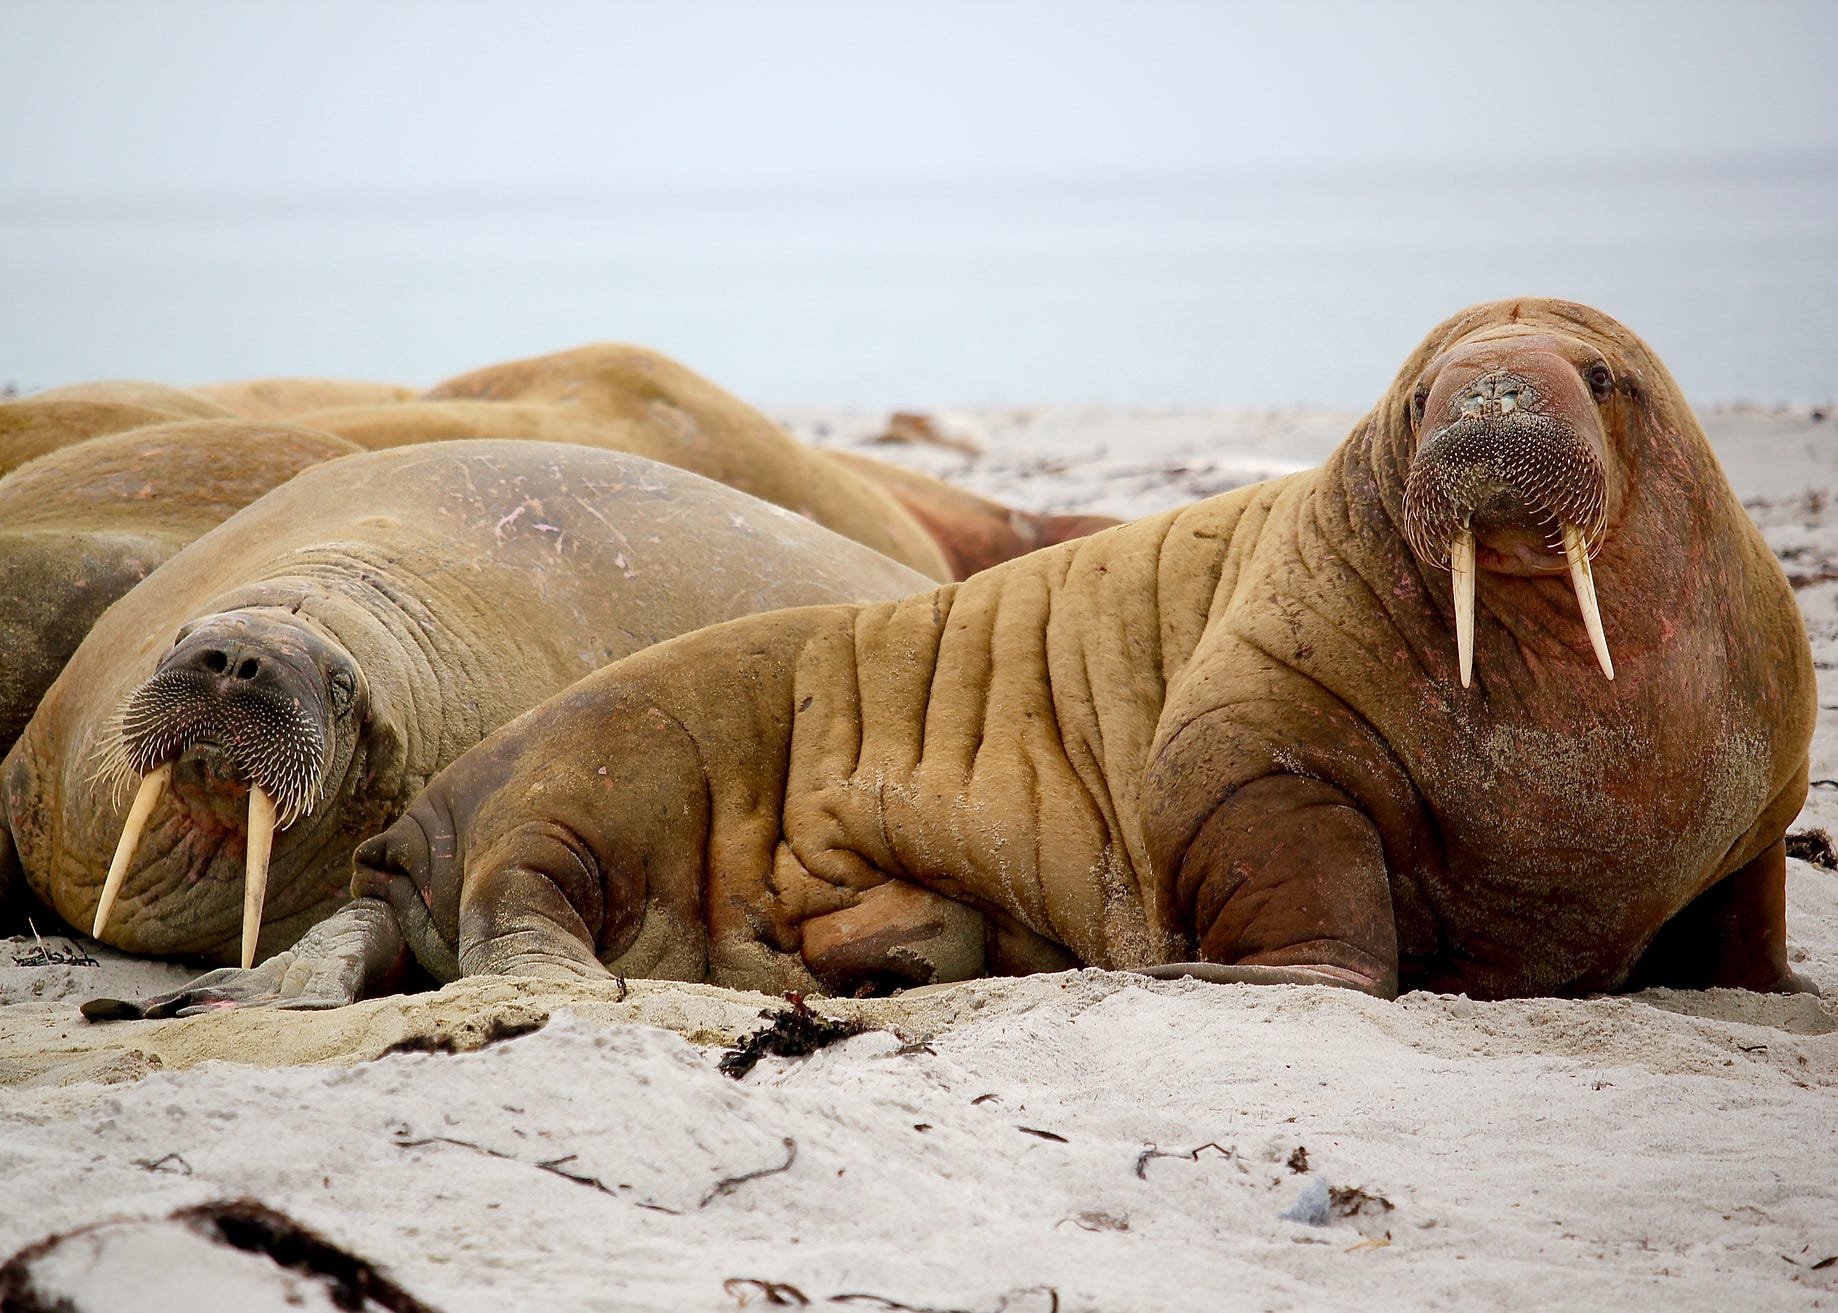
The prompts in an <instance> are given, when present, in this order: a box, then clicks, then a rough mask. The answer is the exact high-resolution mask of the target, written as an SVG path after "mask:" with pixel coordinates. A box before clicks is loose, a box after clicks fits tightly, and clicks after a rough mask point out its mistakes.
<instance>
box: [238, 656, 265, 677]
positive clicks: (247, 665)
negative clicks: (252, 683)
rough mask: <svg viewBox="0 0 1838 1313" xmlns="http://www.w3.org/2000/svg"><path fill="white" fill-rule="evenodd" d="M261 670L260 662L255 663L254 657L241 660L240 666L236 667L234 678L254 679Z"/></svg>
mask: <svg viewBox="0 0 1838 1313" xmlns="http://www.w3.org/2000/svg"><path fill="white" fill-rule="evenodd" d="M261 668H262V663H261V662H259V661H257V660H256V659H255V658H254V657H247V658H245V659H244V660H243V663H242V664H241V665H239V666H237V667H236V677H237V678H238V679H254V678H255V676H256V674H257V673H258V672H259V671H260V670H261Z"/></svg>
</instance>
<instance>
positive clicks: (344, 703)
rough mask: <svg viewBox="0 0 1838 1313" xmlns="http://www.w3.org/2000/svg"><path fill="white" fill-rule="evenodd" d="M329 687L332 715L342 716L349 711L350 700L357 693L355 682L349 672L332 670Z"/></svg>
mask: <svg viewBox="0 0 1838 1313" xmlns="http://www.w3.org/2000/svg"><path fill="white" fill-rule="evenodd" d="M331 685H332V714H333V715H335V716H342V715H344V714H345V712H347V711H349V710H350V709H351V699H352V697H353V695H355V694H356V692H357V680H356V679H355V678H354V677H353V676H352V674H351V672H350V671H349V670H334V671H333V672H332V678H331Z"/></svg>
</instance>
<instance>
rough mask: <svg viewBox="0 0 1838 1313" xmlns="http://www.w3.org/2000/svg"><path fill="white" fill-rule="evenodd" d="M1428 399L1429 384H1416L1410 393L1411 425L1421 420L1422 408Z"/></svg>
mask: <svg viewBox="0 0 1838 1313" xmlns="http://www.w3.org/2000/svg"><path fill="white" fill-rule="evenodd" d="M1429 401H1430V385H1429V384H1428V383H1419V384H1417V390H1416V391H1415V392H1413V393H1411V394H1410V422H1411V423H1412V424H1413V425H1415V424H1421V423H1422V422H1423V408H1424V407H1425V406H1427V405H1428V404H1429Z"/></svg>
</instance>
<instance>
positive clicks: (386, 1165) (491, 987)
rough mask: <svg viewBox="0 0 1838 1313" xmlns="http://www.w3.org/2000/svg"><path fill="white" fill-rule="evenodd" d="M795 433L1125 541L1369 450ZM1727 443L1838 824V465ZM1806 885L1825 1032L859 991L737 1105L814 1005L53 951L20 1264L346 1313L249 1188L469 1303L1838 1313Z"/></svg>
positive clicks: (1726, 439) (1065, 424)
mask: <svg viewBox="0 0 1838 1313" xmlns="http://www.w3.org/2000/svg"><path fill="white" fill-rule="evenodd" d="M777 417H778V418H779V419H781V420H782V421H783V422H784V423H785V424H786V425H787V426H788V427H790V428H791V429H792V431H793V432H795V433H797V434H798V435H799V436H801V437H804V438H806V439H807V440H810V441H812V442H815V443H817V444H819V445H828V446H847V447H851V448H855V449H859V450H863V451H867V452H869V453H871V454H873V455H876V456H878V457H881V458H884V459H889V460H895V461H902V462H906V463H910V464H912V465H915V466H917V467H919V468H922V469H925V470H927V471H929V472H931V473H934V474H938V475H940V476H942V477H945V478H948V479H951V480H953V481H956V482H959V483H962V484H964V485H965V486H968V487H971V488H974V489H975V490H977V491H980V492H983V493H985V494H987V495H990V496H992V497H996V498H999V499H1002V500H1005V501H1009V502H1012V503H1014V504H1017V505H1022V506H1026V507H1029V508H1031V509H1040V510H1075V509H1078V510H1097V511H1103V512H1108V513H1111V514H1116V515H1120V516H1136V515H1141V514H1145V513H1148V512H1151V511H1155V510H1159V509H1161V508H1163V507H1166V506H1170V505H1174V504H1177V503H1180V502H1184V501H1189V500H1193V499H1197V498H1200V497H1204V496H1207V495H1210V494H1212V493H1214V492H1218V491H1221V490H1224V489H1226V488H1230V487H1233V486H1237V485H1239V484H1242V483H1245V482H1249V481H1252V480H1255V479H1260V478H1265V477H1269V476H1272V475H1276V474H1281V473H1285V472H1287V471H1289V470H1293V469H1297V468H1302V467H1305V466H1308V465H1312V464H1315V463H1317V462H1318V461H1319V460H1320V459H1321V458H1322V457H1323V456H1324V455H1325V454H1326V453H1327V452H1328V451H1329V450H1331V449H1332V447H1333V446H1334V445H1335V444H1336V443H1337V442H1339V441H1340V440H1341V438H1342V437H1344V435H1345V433H1346V431H1347V429H1348V428H1349V427H1350V426H1351V424H1352V422H1353V421H1354V419H1355V416H1354V415H1353V414H1351V413H1348V412H1340V411H1329V410H1289V411H1229V410H1217V411H1172V410H1170V411H1150V410H1135V411H1124V410H1115V409H1104V408H1066V407H1041V408H1031V409H1008V410H1000V411H980V412H964V413H950V412H940V413H936V414H934V415H933V416H932V417H931V419H932V427H933V429H934V436H935V438H938V439H943V440H942V441H939V440H933V441H922V442H906V443H888V442H879V441H876V438H877V436H878V435H880V434H882V433H883V432H884V431H885V430H886V429H887V421H888V416H887V414H886V413H885V412H879V411H846V410H837V409H823V408H817V407H810V408H797V409H791V410H784V411H781V412H780V413H779V415H778V416H777ZM1702 418H1703V419H1704V422H1705V426H1706V428H1707V430H1708V431H1709V433H1710V435H1711V438H1712V441H1713V444H1714V445H1715V446H1716V448H1717V451H1718V453H1719V456H1720V458H1721V459H1722V461H1723V463H1724V466H1725V468H1726V470H1727V472H1728V474H1729V476H1730V479H1731V481H1732V483H1733V484H1734V486H1735V488H1736V491H1737V493H1738V495H1739V496H1740V497H1741V498H1742V500H1743V502H1744V504H1745V506H1747V508H1748V509H1749V511H1750V513H1751V514H1752V515H1753V516H1754V517H1755V518H1756V520H1757V522H1758V523H1759V524H1760V525H1761V526H1762V528H1763V530H1764V532H1765V534H1766V536H1767V538H1768V540H1769V542H1770V544H1771V546H1773V548H1774V549H1775V551H1776V553H1777V554H1778V555H1779V556H1780V558H1781V560H1782V562H1783V564H1784V565H1785V567H1786V569H1787V571H1788V573H1789V575H1790V576H1791V578H1792V579H1793V581H1794V584H1795V593H1796V596H1797V597H1798V599H1799V602H1800V605H1801V608H1802V611H1803V613H1804V615H1805V619H1806V623H1807V628H1808V632H1809V634H1810V636H1811V639H1812V644H1813V651H1814V657H1815V660H1816V663H1817V665H1818V668H1819V680H1820V692H1821V702H1820V715H1819V722H1818V730H1817V735H1816V738H1815V741H1814V744H1813V760H1812V777H1813V780H1814V787H1813V789H1812V791H1811V794H1810V796H1809V798H1808V802H1807V805H1806V808H1805V810H1804V812H1803V813H1802V815H1801V817H1800V819H1799V821H1798V823H1797V824H1796V825H1795V827H1794V829H1795V830H1805V829H1815V828H1817V829H1831V830H1833V831H1834V832H1838V511H1835V510H1834V508H1833V497H1834V494H1838V430H1835V423H1834V419H1833V418H1832V417H1831V416H1829V415H1828V414H1826V413H1825V412H1823V411H1818V410H1812V409H1809V408H1805V407H1801V408H1797V409H1793V408H1790V409H1778V410H1773V409H1766V408H1723V409H1715V410H1710V411H1707V412H1705V413H1704V414H1703V415H1702ZM1612 604H1613V603H1612V600H1610V599H1604V605H1605V606H1610V605H1612ZM1788 898H1789V906H1788V935H1789V944H1790V955H1791V958H1792V961H1793V964H1794V967H1795V969H1796V970H1797V971H1799V972H1800V973H1801V974H1802V975H1804V976H1806V977H1808V978H1809V979H1811V980H1812V981H1813V982H1815V983H1816V984H1817V985H1819V987H1820V988H1821V989H1822V990H1823V991H1824V997H1822V998H1821V997H1813V996H1809V995H1798V996H1764V995H1755V994H1748V993H1742V992H1737V991H1709V992H1705V993H1687V992H1679V991H1667V990H1655V991H1648V992H1644V993H1639V994H1634V995H1628V996H1621V997H1612V998H1595V999H1585V1000H1579V1001H1569V1000H1551V999H1533V1000H1525V1001H1514V1002H1500V1003H1477V1002H1474V1001H1471V1000H1469V999H1467V998H1465V997H1458V996H1444V995H1433V994H1426V993H1413V994H1409V995H1406V996H1405V997H1403V998H1401V999H1399V1000H1397V1001H1396V1002H1381V1001H1377V1000H1374V999H1370V998H1367V997H1364V996H1362V995H1356V994H1352V993H1350V992H1346V991H1338V990H1328V989H1321V988H1298V987H1270V988H1251V987H1241V986H1214V985H1205V984H1199V983H1196V982H1191V981H1182V982H1166V983H1164V982H1152V981H1147V980H1144V979H1140V978H1135V977H1130V976H1124V975H1119V974H1113V973H1106V972H1099V971H1083V972H1077V973H1071V974H1065V975H1054V976H1039V977H1032V978H1028V979H1022V980H1002V981H978V982H971V983H967V984H962V985H955V986H946V987H935V988H932V989H927V990H919V991H913V992H912V993H909V994H905V995H901V996H896V997H894V998H890V999H880V1000H862V1001H845V1000H818V1001H816V1002H815V1005H816V1007H817V1008H818V1010H819V1011H821V1012H822V1013H824V1014H826V1015H829V1016H834V1017H839V1018H849V1019H857V1020H859V1021H861V1022H862V1023H864V1025H865V1026H866V1029H865V1030H864V1031H863V1032H862V1033H860V1034H858V1035H856V1036H854V1037H853V1038H849V1039H846V1040H843V1041H841V1042H839V1043H836V1044H833V1045H830V1046H829V1047H826V1048H822V1049H820V1050H819V1051H817V1052H816V1053H814V1054H812V1055H811V1056H809V1057H803V1058H779V1057H767V1058H765V1059H763V1060H762V1061H761V1062H760V1063H759V1064H758V1065H757V1066H756V1067H754V1068H753V1069H752V1070H751V1071H750V1072H749V1073H747V1074H746V1075H745V1076H744V1077H742V1078H741V1079H738V1080H736V1079H733V1078H731V1077H729V1076H728V1075H725V1074H723V1073H722V1072H721V1071H720V1070H719V1069H718V1067H717V1060H718V1059H719V1058H720V1057H721V1055H722V1053H723V1052H724V1050H725V1049H726V1047H727V1046H729V1045H731V1044H732V1043H734V1042H735V1041H736V1040H737V1039H738V1038H740V1037H741V1036H744V1035H746V1034H747V1033H749V1032H751V1031H753V1030H755V1029H757V1028H758V1027H760V1026H762V1025H763V1024H765V1023H764V1022H762V1021H761V1020H760V1016H759V1014H760V1013H761V1011H762V1010H763V1009H768V1008H771V1007H774V1006H777V1007H781V1008H782V1007H784V1006H785V1004H784V1003H783V1002H782V1001H775V1000H772V999H769V998H766V997H764V996H761V995H750V994H743V993H738V992H734V991H729V990H723V989H716V988H711V987H702V986H685V985H670V984H660V983H656V982H641V981H633V982H631V983H630V985H629V988H623V987H621V986H620V985H619V984H617V983H615V982H608V983H606V984H605V985H601V986H592V987H589V986H572V987H562V986H554V985H547V984H542V985H538V984H535V983H532V982H522V981H516V980H502V979H490V980H470V981H462V982H461V983H459V984H457V985H454V986H451V987H448V988H446V989H443V990H440V991H438V992H436V993H430V994H422V995H413V996H403V997H395V998H387V999H379V1000H373V1001H370V1002H366V1003H363V1004H360V1005H357V1006H354V1007H351V1008H347V1009H343V1010H340V1011H337V1012H329V1013H288V1012H275V1011H259V1010H258V1011H249V1012H226V1013H216V1014H212V1015H206V1016H199V1017H192V1018H186V1019H181V1020H174V1021H164V1022H131V1023H115V1024H109V1025H91V1024H89V1023H87V1022H85V1021H84V1020H83V1019H82V1018H81V1016H80V1015H79V1013H78V1012H77V1004H78V1003H79V1002H80V1001H81V1000H83V999H85V998H88V997H92V996H96V995H118V996H135V995H140V994H144V993H148V992H152V991H155V990H158V989H160V988H162V987H169V986H170V985H173V984H176V983H178V982H180V981H182V980H184V979H186V978H188V976H189V975H190V974H191V973H190V972H189V971H187V970H186V969H184V968H182V967H179V966H175V965H172V964H165V963H148V962H136V961H131V960H128V959H125V958H122V957H121V956H120V955H118V954H115V953H113V952H111V951H110V950H107V949H104V948H102V947H101V946H99V945H96V944H94V943H92V942H90V941H88V940H85V939H82V938H80V937H76V936H73V935H72V934H71V933H70V932H69V931H68V930H67V929H65V928H64V927H61V926H57V927H53V926H48V925H46V924H45V923H43V922H40V923H39V926H38V929H39V932H40V938H39V939H37V940H34V939H33V938H29V937H28V938H23V939H14V940H11V941H0V1180H4V1181H5V1183H6V1189H5V1195H4V1197H5V1200H6V1202H5V1206H4V1207H0V1261H4V1259H5V1257H6V1256H8V1255H12V1254H14V1253H15V1252H16V1251H19V1250H20V1249H21V1248H22V1247H24V1246H27V1245H31V1244H33V1243H35V1242H38V1241H41V1240H43V1239H45V1238H46V1237H49V1236H52V1235H56V1234H59V1233H66V1232H71V1231H73V1230H76V1229H78V1228H84V1227H90V1226H92V1225H94V1224H97V1223H104V1222H119V1223H120V1224H119V1225H112V1226H107V1227H103V1228H101V1229H98V1230H95V1231H93V1232H89V1233H87V1234H86V1235H85V1236H84V1237H80V1238H78V1239H76V1240H73V1241H71V1242H69V1243H67V1244H66V1245H64V1246H62V1247H60V1248H58V1249H56V1250H54V1251H53V1252H52V1253H51V1254H50V1255H49V1256H48V1257H46V1258H45V1259H44V1260H43V1261H42V1263H41V1265H40V1270H41V1272H43V1273H49V1274H50V1276H54V1277H55V1278H56V1279H57V1280H58V1281H60V1282H62V1283H63V1284H62V1285H61V1286H60V1288H61V1289H63V1290H65V1291H67V1292H68V1294H69V1296H70V1299H71V1305H70V1306H71V1307H72V1308H76V1309H83V1310H91V1309H95V1310H100V1309H137V1308H147V1309H154V1308H167V1309H170V1308H175V1307H187V1308H214V1307H218V1306H219V1305H218V1304H216V1303H209V1302H200V1298H199V1296H198V1294H197V1291H198V1290H199V1288H200V1285H199V1283H200V1282H201V1281H203V1280H204V1278H203V1277H201V1275H200V1274H209V1280H208V1282H206V1283H205V1284H208V1286H209V1288H210V1289H211V1291H212V1292H213V1298H221V1300H222V1301H223V1302H222V1305H221V1306H223V1307H226V1308H228V1307H235V1308H237V1309H239V1310H242V1313H250V1311H251V1310H262V1309H268V1308H275V1309H280V1308H286V1307H331V1305H330V1304H329V1303H326V1302H324V1294H323V1290H322V1289H321V1288H320V1287H319V1286H317V1285H316V1284H314V1283H311V1282H309V1281H307V1279H306V1278H303V1277H301V1276H298V1275H296V1274H289V1273H285V1272H282V1271H281V1270H279V1269H277V1268H275V1267H273V1265H272V1264H270V1263H269V1261H268V1260H267V1259H266V1258H265V1257H259V1256H257V1255H255V1254H252V1253H247V1252H243V1251H240V1250H231V1249H225V1248H223V1247H222V1246H205V1245H203V1244H202V1243H201V1242H200V1241H198V1239H197V1236H196V1233H195V1231H192V1230H187V1229H186V1228H185V1227H183V1226H182V1225H180V1224H178V1223H173V1222H168V1221H165V1220H164V1219H167V1218H168V1217H169V1216H170V1215H171V1214H172V1213H173V1212H174V1211H175V1210H177V1209H181V1208H186V1207H189V1206H193V1205H198V1204H203V1203H207V1202H210V1201H219V1200H231V1199H237V1198H242V1197H250V1198H254V1199H257V1200H260V1201H261V1202H262V1203H264V1204H266V1205H267V1206H268V1207H270V1208H272V1209H275V1210H278V1211H279V1212H281V1213H284V1214H286V1215H287V1216H288V1217H290V1218H292V1219H294V1220H295V1221H297V1222H299V1223H301V1224H303V1225H304V1226H306V1227H309V1228H311V1229H312V1230H314V1231H316V1232H318V1233H319V1234H320V1235H322V1236H324V1237H326V1238H327V1239H329V1240H331V1241H333V1242H334V1243H335V1244H336V1245H338V1246H339V1247H341V1248H342V1249H344V1250H347V1251H349V1252H351V1253H353V1254H357V1255H360V1256H362V1257H363V1258H365V1259H368V1260H370V1261H371V1262H373V1263H375V1264H377V1265H378V1266H379V1267H380V1268H382V1269H384V1270H385V1271H386V1272H387V1273H388V1274H389V1275H390V1277H392V1278H393V1279H394V1280H395V1281H396V1282H398V1283H400V1285H401V1286H402V1287H403V1288H405V1289H406V1290H408V1291H409V1292H412V1294H413V1295H414V1296H415V1297H416V1298H417V1299H419V1300H420V1301H423V1302H424V1303H425V1304H426V1305H428V1306H431V1307H433V1308H436V1309H440V1310H446V1311H448V1313H463V1311H476V1313H486V1311H488V1310H490V1311H492V1313H497V1311H498V1310H503V1309H506V1308H510V1309H524V1308H545V1307H553V1308H565V1309H596V1310H608V1311H612V1310H618V1311H621V1313H623V1311H625V1310H653V1309H655V1310H709V1309H732V1308H742V1307H747V1308H766V1307H810V1308H816V1309H828V1308H836V1309H851V1308H852V1309H857V1310H860V1309H870V1310H926V1311H938V1313H942V1311H944V1310H956V1311H962V1313H997V1311H998V1310H1001V1311H1005V1313H1046V1311H1047V1310H1063V1311H1065V1313H1071V1311H1072V1310H1093V1311H1096V1310H1103V1311H1104V1313H1118V1311H1125V1310H1128V1311H1135V1310H1142V1311H1144V1313H1148V1311H1150V1310H1164V1309H1200V1308H1206V1309H1214V1308H1217V1309H1246V1310H1252V1309H1258V1310H1262V1309H1289V1308H1346V1307H1354V1306H1357V1307H1360V1308H1362V1309H1367V1310H1388V1309H1396V1310H1423V1309H1449V1310H1456V1309H1460V1310H1469V1309H1500V1310H1509V1311H1510V1310H1531V1309H1546V1308H1552V1307H1599V1308H1627V1309H1662V1308H1663V1309H1667V1310H1675V1311H1678V1313H1692V1311H1696V1310H1703V1311H1704V1313H1728V1310H1731V1309H1744V1310H1751V1309H1754V1310H1772V1309H1816V1308H1838V1038H1835V1037H1834V1032H1838V873H1834V871H1832V870H1830V869H1826V868H1825V867H1823V866H1819V865H1814V864H1811V863H1809V862H1807V861H1801V860H1791V861H1790V862H1789V867H1788ZM60 1264H61V1266H59V1265H60ZM47 1279H49V1277H48V1278H47ZM187 1283H190V1284H187ZM290 1299H291V1302H290ZM180 1301H183V1303H181V1302H180ZM314 1301H319V1302H314ZM366 1306H367V1307H385V1306H386V1305H385V1304H383V1303H371V1304H369V1305H366Z"/></svg>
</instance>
